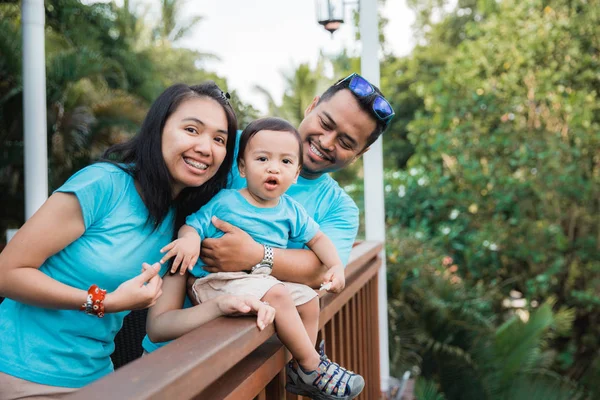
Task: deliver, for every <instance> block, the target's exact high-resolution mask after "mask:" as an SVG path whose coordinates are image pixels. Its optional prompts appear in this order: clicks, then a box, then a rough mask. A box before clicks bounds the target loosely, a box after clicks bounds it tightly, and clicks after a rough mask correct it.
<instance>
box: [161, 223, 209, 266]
mask: <svg viewBox="0 0 600 400" xmlns="http://www.w3.org/2000/svg"><path fill="white" fill-rule="evenodd" d="M200 242H201V238H200V235H199V234H198V232H197V231H196V229H194V228H192V227H191V226H189V225H183V226H182V227H181V228H179V232H178V233H177V239H176V240H173V241H172V242H171V243H169V244H168V245H166V246H165V247H163V248H162V249H160V252H161V253H164V252H166V251H168V253H167V254H165V255H164V256H163V258H162V259H161V260H160V263H161V264H164V263H165V262H166V261H167V260H168V259H170V258H171V257H173V256H175V260H173V264H172V265H171V273H175V272H177V267H179V265H180V264H181V269H180V270H179V273H180V274H181V275H183V274H184V273H185V271H186V270H190V271H191V270H192V268H194V265H196V261H198V256H199V255H200Z"/></svg>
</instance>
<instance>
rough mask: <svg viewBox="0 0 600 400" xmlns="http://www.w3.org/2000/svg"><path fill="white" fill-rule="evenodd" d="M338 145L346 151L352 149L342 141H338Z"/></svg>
mask: <svg viewBox="0 0 600 400" xmlns="http://www.w3.org/2000/svg"><path fill="white" fill-rule="evenodd" d="M340 145H341V146H342V147H343V148H344V149H346V150H350V149H352V145H351V144H350V143H348V142H346V141H344V140H340Z"/></svg>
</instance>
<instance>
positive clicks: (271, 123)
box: [237, 117, 303, 166]
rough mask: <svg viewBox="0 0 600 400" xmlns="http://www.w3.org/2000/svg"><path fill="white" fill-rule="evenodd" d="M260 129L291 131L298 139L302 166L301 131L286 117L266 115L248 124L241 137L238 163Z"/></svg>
mask: <svg viewBox="0 0 600 400" xmlns="http://www.w3.org/2000/svg"><path fill="white" fill-rule="evenodd" d="M260 131H277V132H289V133H291V134H292V135H294V137H295V138H296V140H297V141H298V166H302V161H303V160H302V154H303V151H302V138H300V133H298V130H297V129H296V128H294V126H293V125H292V124H290V123H289V122H287V121H286V120H285V119H281V118H275V117H266V118H261V119H257V120H256V121H252V122H250V123H249V124H248V126H247V127H246V129H244V131H243V132H242V136H241V137H240V145H239V148H238V156H237V163H238V165H240V160H242V159H243V158H244V153H245V152H246V147H247V146H248V143H250V140H251V139H252V138H253V137H254V135H256V134H257V133H258V132H260Z"/></svg>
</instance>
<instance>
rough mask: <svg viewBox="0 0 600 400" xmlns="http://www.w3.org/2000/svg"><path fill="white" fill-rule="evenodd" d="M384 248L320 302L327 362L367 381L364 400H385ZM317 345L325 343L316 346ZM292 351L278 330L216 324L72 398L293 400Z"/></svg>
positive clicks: (365, 253)
mask: <svg viewBox="0 0 600 400" xmlns="http://www.w3.org/2000/svg"><path fill="white" fill-rule="evenodd" d="M381 248H382V245H381V244H380V243H374V242H363V243H361V244H359V245H357V246H355V247H354V249H353V250H352V254H351V256H350V262H349V263H348V267H347V269H346V288H345V289H344V290H343V291H342V293H340V294H338V295H332V294H329V293H326V294H324V295H322V296H321V299H320V303H321V316H320V321H319V326H320V332H319V336H320V337H322V338H324V339H325V342H326V350H327V355H328V356H329V358H331V359H332V360H334V361H337V362H339V363H340V364H341V365H343V366H345V367H347V368H349V369H351V370H354V371H356V372H358V373H360V374H361V375H363V377H364V378H365V382H366V386H365V389H364V391H363V393H362V394H361V395H360V397H358V398H359V399H366V400H375V399H379V398H381V393H380V372H379V340H378V337H379V336H378V313H377V298H378V293H377V292H378V288H377V272H378V270H379V267H380V266H381V259H380V257H379V253H380V250H381ZM319 340H320V339H319ZM289 360H290V354H289V352H288V351H287V350H286V349H285V348H284V347H283V345H282V344H281V342H280V341H279V340H278V339H277V335H276V334H275V331H274V329H273V327H272V326H271V327H269V328H267V329H265V330H264V331H262V332H261V331H259V330H258V329H256V325H255V321H254V320H253V319H252V318H225V317H223V318H218V319H216V320H214V321H212V322H210V323H207V324H205V325H203V326H201V327H199V328H197V329H195V330H194V331H192V332H190V333H188V334H186V335H184V336H183V337H181V338H179V339H177V340H175V341H173V342H172V343H171V344H169V345H168V346H165V347H163V348H161V349H159V350H157V351H155V352H153V353H151V354H150V355H148V356H145V357H142V358H140V359H138V360H136V361H134V362H131V363H129V364H127V365H126V366H124V367H122V368H120V369H119V370H117V371H116V372H115V373H113V374H111V375H109V376H107V377H105V378H103V379H100V380H99V381H97V382H94V383H92V384H91V385H89V386H86V387H84V388H83V389H81V390H79V391H77V392H75V393H74V394H72V395H71V396H69V397H68V398H69V399H82V400H83V399H85V400H91V399H98V400H106V399H110V400H117V399H119V400H121V399H136V400H137V399H202V400H212V399H231V400H238V399H258V400H263V399H278V400H280V399H288V400H290V399H296V396H294V395H292V394H290V393H286V391H285V365H286V363H287V362H288V361H289Z"/></svg>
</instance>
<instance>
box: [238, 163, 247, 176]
mask: <svg viewBox="0 0 600 400" xmlns="http://www.w3.org/2000/svg"><path fill="white" fill-rule="evenodd" d="M238 170H239V171H240V176H241V177H242V178H245V177H246V163H245V162H244V159H243V158H240V160H239V161H238Z"/></svg>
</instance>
